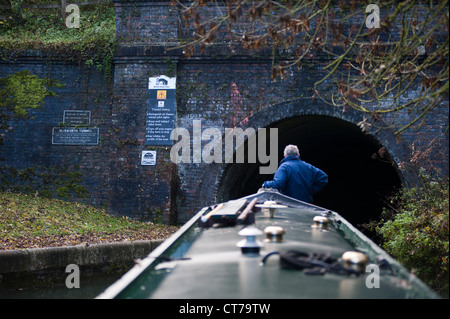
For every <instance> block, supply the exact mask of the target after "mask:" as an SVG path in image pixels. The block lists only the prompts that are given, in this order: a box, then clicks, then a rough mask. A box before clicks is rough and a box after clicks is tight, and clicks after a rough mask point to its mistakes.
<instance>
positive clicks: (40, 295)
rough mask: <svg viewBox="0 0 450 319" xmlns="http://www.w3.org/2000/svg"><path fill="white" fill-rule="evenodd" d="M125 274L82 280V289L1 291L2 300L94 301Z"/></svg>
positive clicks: (48, 287)
mask: <svg viewBox="0 0 450 319" xmlns="http://www.w3.org/2000/svg"><path fill="white" fill-rule="evenodd" d="M122 275H123V274H114V275H101V276H90V277H89V278H88V279H85V280H83V278H81V279H80V288H67V287H66V285H65V283H62V284H57V285H51V286H45V287H23V286H22V287H20V286H18V287H10V288H4V289H0V299H92V298H95V297H96V296H98V295H99V294H100V293H102V292H103V291H104V290H105V289H106V288H107V287H109V286H110V285H111V284H112V283H114V282H115V281H116V280H118V279H119V278H120V277H121V276H122Z"/></svg>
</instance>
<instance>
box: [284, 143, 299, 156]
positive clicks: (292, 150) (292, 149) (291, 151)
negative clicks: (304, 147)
mask: <svg viewBox="0 0 450 319" xmlns="http://www.w3.org/2000/svg"><path fill="white" fill-rule="evenodd" d="M290 155H300V152H299V151H298V147H297V146H296V145H292V144H290V145H288V146H286V147H285V148H284V157H286V156H290Z"/></svg>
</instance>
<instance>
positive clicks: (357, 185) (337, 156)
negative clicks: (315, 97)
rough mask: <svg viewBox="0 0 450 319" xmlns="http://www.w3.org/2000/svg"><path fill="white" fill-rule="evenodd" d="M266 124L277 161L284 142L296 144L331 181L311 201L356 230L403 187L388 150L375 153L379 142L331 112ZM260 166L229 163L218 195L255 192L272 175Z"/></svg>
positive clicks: (223, 197) (228, 196) (222, 197)
mask: <svg viewBox="0 0 450 319" xmlns="http://www.w3.org/2000/svg"><path fill="white" fill-rule="evenodd" d="M270 127H276V128H278V163H279V162H280V161H281V160H282V158H283V151H284V148H285V146H286V145H288V144H295V145H297V146H298V148H299V150H300V155H301V158H302V160H304V161H306V162H308V163H310V164H312V165H314V166H316V167H318V168H320V169H322V170H323V171H325V172H326V173H327V174H328V177H329V183H328V185H327V186H326V188H325V189H324V190H323V191H322V192H320V193H319V194H317V195H316V196H315V197H314V204H315V205H318V206H321V207H324V208H327V209H330V210H333V211H336V212H338V213H339V214H340V215H342V216H343V217H344V218H346V219H347V220H348V221H349V222H350V223H352V224H353V225H354V226H356V227H358V228H360V229H361V227H360V226H358V225H361V224H364V223H367V222H369V221H371V220H378V219H379V217H380V214H381V212H382V208H383V207H384V206H386V205H385V204H386V198H387V197H388V196H389V195H391V194H392V193H393V192H394V191H395V190H397V189H399V188H400V186H401V180H400V177H399V175H398V172H397V170H396V168H395V165H393V161H392V160H390V157H389V155H388V154H387V157H385V158H380V156H373V155H374V154H378V151H379V150H380V148H381V147H382V145H381V144H380V143H379V142H377V141H376V140H375V139H374V138H373V137H372V136H371V135H368V134H364V133H363V132H362V131H361V130H360V129H359V127H358V126H356V125H355V124H352V123H350V122H347V121H344V120H341V119H337V118H334V117H328V116H319V115H308V116H301V117H296V118H290V119H286V120H283V121H280V122H278V123H274V124H273V125H271V126H270ZM267 135H269V134H267ZM268 152H269V148H267V153H268ZM245 154H247V149H246V150H245ZM278 163H277V164H278ZM260 165H261V164H259V163H247V161H246V163H244V164H240V163H233V164H228V166H227V167H226V168H225V170H224V173H223V176H222V180H221V184H220V186H219V192H218V198H219V200H228V199H235V198H239V197H243V196H246V195H249V194H253V193H256V192H257V191H258V189H259V188H260V187H261V185H262V183H263V182H264V181H265V180H271V179H272V177H273V175H260V173H259V166H260Z"/></svg>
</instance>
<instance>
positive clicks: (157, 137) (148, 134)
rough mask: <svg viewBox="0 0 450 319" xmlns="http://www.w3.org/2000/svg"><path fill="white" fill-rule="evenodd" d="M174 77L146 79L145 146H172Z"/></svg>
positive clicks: (163, 76) (162, 76) (161, 76)
mask: <svg viewBox="0 0 450 319" xmlns="http://www.w3.org/2000/svg"><path fill="white" fill-rule="evenodd" d="M175 90H176V77H173V78H169V77H167V76H165V75H160V76H157V77H150V78H149V79H148V103H147V114H146V123H145V145H172V144H173V140H172V139H171V138H170V133H171V132H172V130H173V128H174V125H175V109H176V104H175Z"/></svg>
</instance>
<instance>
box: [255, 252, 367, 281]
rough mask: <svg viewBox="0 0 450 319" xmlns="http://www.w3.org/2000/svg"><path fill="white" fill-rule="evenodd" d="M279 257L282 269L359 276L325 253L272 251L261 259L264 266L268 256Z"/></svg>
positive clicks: (313, 273)
mask: <svg viewBox="0 0 450 319" xmlns="http://www.w3.org/2000/svg"><path fill="white" fill-rule="evenodd" d="M273 255H279V256H280V267H281V268H284V269H296V270H304V272H305V274H308V275H324V274H325V273H327V272H328V273H333V274H338V275H347V276H350V275H359V274H360V271H358V270H356V269H352V268H347V267H344V266H343V265H341V264H340V263H339V262H338V260H337V259H336V258H333V257H331V256H330V254H325V253H305V252H302V251H298V250H288V251H286V252H278V251H273V252H271V253H268V254H267V255H266V256H264V257H263V259H262V261H261V262H262V264H263V265H265V263H266V261H267V259H268V258H269V257H270V256H273Z"/></svg>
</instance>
